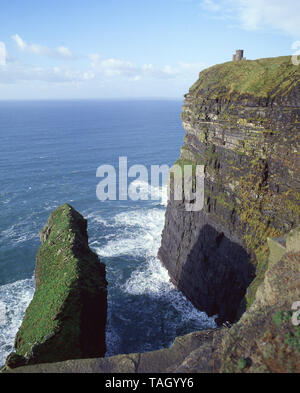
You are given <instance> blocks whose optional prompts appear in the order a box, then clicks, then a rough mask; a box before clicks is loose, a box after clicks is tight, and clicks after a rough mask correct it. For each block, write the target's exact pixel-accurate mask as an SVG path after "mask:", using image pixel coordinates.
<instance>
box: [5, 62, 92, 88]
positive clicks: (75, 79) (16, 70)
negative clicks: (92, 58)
mask: <svg viewBox="0 0 300 393" xmlns="http://www.w3.org/2000/svg"><path fill="white" fill-rule="evenodd" d="M94 78H95V74H94V73H93V72H91V71H86V72H83V71H79V70H73V69H68V68H64V67H53V68H43V67H37V66H31V65H26V64H23V63H20V62H10V63H7V64H6V65H5V66H4V67H0V84H19V83H26V82H28V81H39V82H46V83H55V84H66V83H67V84H77V83H81V82H86V81H89V80H92V79H94Z"/></svg>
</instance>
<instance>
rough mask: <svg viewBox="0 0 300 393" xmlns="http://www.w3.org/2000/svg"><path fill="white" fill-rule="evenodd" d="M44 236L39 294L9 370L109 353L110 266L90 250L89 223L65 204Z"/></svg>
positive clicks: (37, 278) (37, 282) (37, 276)
mask: <svg viewBox="0 0 300 393" xmlns="http://www.w3.org/2000/svg"><path fill="white" fill-rule="evenodd" d="M40 239H41V242H42V246H41V247H40V249H39V251H38V254H37V258H36V269H35V285H36V288H35V294H34V297H33V300H32V301H31V303H30V305H29V306H28V308H27V310H26V314H25V317H24V319H23V322H22V325H21V327H20V329H19V331H18V333H17V335H16V338H15V348H16V353H13V354H10V355H9V356H8V358H7V361H6V368H14V367H16V366H19V365H21V364H36V363H51V362H59V361H63V360H67V359H79V358H80V359H83V358H95V357H102V356H104V355H105V352H106V345H105V327H106V316H107V282H106V279H105V265H104V264H102V263H100V261H99V259H98V257H97V255H96V254H94V253H93V252H92V251H91V250H90V248H89V245H88V235H87V221H86V220H85V219H84V218H83V217H82V216H81V215H80V214H79V213H78V212H77V211H76V210H74V209H73V208H72V207H71V206H69V205H67V204H65V205H62V206H60V207H59V208H58V209H56V210H55V211H54V212H53V213H52V214H51V216H50V218H49V220H48V222H47V224H46V225H45V227H44V228H43V229H42V231H41V232H40Z"/></svg>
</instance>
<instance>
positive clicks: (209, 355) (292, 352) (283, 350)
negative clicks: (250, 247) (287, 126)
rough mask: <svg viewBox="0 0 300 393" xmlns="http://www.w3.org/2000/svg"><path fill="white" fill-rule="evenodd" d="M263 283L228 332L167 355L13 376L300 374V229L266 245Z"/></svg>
mask: <svg viewBox="0 0 300 393" xmlns="http://www.w3.org/2000/svg"><path fill="white" fill-rule="evenodd" d="M268 243H269V258H268V263H267V270H266V274H265V278H264V281H263V282H262V283H261V284H260V285H259V287H258V290H257V292H256V298H255V301H254V302H253V305H252V306H251V307H250V308H249V310H247V311H246V312H245V313H244V315H243V316H242V318H241V320H240V321H239V322H238V323H236V324H235V325H233V326H232V327H231V328H228V327H222V328H220V329H215V330H206V331H202V332H195V333H191V334H189V335H186V336H184V337H178V338H177V339H176V340H175V343H174V344H173V345H172V346H171V347H170V348H168V349H161V350H159V351H154V352H148V353H136V354H129V355H118V356H113V357H109V358H105V359H103V358H102V359H83V360H69V361H66V362H60V363H52V364H39V365H33V366H27V367H19V368H16V369H14V370H10V372H14V373H172V372H176V373H218V372H223V373H228V372H229V373H257V372H260V373H275V372H277V373H286V372H292V373H299V372H300V326H295V325H294V324H293V323H292V310H291V306H292V304H293V303H294V302H296V301H298V300H299V299H300V285H299V277H300V226H299V227H297V228H295V229H294V230H293V231H291V232H290V233H289V235H287V236H285V237H283V238H280V239H278V238H277V239H269V241H268Z"/></svg>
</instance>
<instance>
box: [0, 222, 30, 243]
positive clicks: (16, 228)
mask: <svg viewBox="0 0 300 393" xmlns="http://www.w3.org/2000/svg"><path fill="white" fill-rule="evenodd" d="M23 225H24V223H19V224H14V225H12V226H11V227H9V228H7V229H5V230H4V231H1V233H0V238H1V239H2V242H7V241H9V242H11V243H13V244H18V243H24V242H27V241H28V240H32V239H35V238H38V235H37V234H36V233H35V232H33V231H31V232H30V231H27V230H24V228H23Z"/></svg>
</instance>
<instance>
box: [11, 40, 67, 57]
mask: <svg viewBox="0 0 300 393" xmlns="http://www.w3.org/2000/svg"><path fill="white" fill-rule="evenodd" d="M11 38H12V39H13V40H14V41H15V43H16V44H17V46H18V48H19V49H20V50H21V51H23V52H28V53H33V54H35V55H41V56H50V57H56V58H62V59H72V58H73V54H72V52H71V51H70V49H69V48H66V47H64V46H60V47H58V48H55V49H50V48H48V47H46V46H42V45H39V44H27V42H25V41H24V40H23V38H21V37H20V36H19V35H18V34H15V35H13V36H12V37H11Z"/></svg>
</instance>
